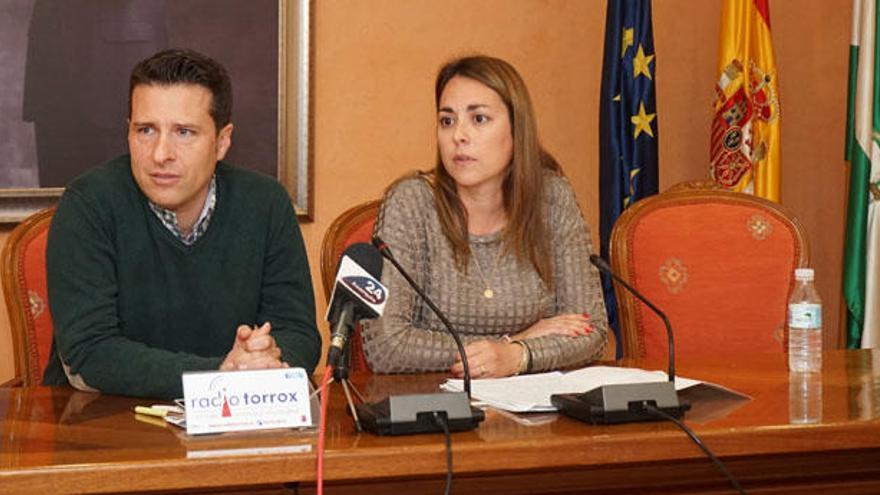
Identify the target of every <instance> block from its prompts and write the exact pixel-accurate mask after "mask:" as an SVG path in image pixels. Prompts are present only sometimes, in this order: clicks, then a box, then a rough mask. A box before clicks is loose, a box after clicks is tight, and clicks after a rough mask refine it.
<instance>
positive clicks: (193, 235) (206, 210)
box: [147, 174, 217, 246]
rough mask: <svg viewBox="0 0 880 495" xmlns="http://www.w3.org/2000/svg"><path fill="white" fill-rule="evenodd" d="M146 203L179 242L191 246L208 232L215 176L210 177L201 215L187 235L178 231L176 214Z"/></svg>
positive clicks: (214, 195) (214, 202)
mask: <svg viewBox="0 0 880 495" xmlns="http://www.w3.org/2000/svg"><path fill="white" fill-rule="evenodd" d="M147 203H149V205H150V209H151V210H153V213H155V214H156V216H157V217H159V220H160V221H161V222H162V225H164V226H165V228H167V229H168V231H169V232H171V233H172V234H173V235H174V237H176V238H178V239H180V242H182V243H184V244H186V245H187V246H192V245H193V244H195V242H196V241H197V240H199V239H200V238H201V237H202V236H203V235H204V234H205V232H206V231H207V230H208V224H209V223H211V216H213V214H214V207H215V206H216V205H217V174H214V175H213V176H212V177H211V184H210V185H209V186H208V196H207V197H206V198H205V206H203V207H202V213H201V214H199V219H198V220H196V223H195V225H194V226H193V228H192V231H190V233H189V234H187V235H184V234H183V232H181V231H180V227H179V226H178V224H177V214H176V213H174V212H173V211H171V210H167V209H165V208H162V207H161V206H159V205H157V204H155V203H153V202H152V201H149V200H148V201H147Z"/></svg>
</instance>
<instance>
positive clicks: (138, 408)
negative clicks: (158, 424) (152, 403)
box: [134, 406, 168, 418]
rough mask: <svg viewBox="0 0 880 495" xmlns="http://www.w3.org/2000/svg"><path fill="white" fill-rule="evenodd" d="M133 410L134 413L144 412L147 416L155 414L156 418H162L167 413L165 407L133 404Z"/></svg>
mask: <svg viewBox="0 0 880 495" xmlns="http://www.w3.org/2000/svg"><path fill="white" fill-rule="evenodd" d="M134 412H135V414H145V415H147V416H156V417H158V418H164V417H165V416H167V415H168V410H167V409H160V408H155V407H146V406H134Z"/></svg>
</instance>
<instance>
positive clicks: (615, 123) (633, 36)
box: [599, 0, 658, 357]
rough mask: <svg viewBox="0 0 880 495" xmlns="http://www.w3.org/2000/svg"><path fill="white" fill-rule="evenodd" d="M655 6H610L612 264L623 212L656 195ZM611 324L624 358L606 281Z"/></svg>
mask: <svg viewBox="0 0 880 495" xmlns="http://www.w3.org/2000/svg"><path fill="white" fill-rule="evenodd" d="M656 64H657V62H656V60H655V59H654V33H653V29H652V27H651V0H608V13H607V18H606V21H605V57H604V60H603V63H602V91H601V94H600V102H599V218H600V222H601V223H600V227H599V238H600V240H601V248H600V254H601V255H602V257H603V258H605V259H608V254H609V253H608V242H609V240H610V239H611V229H612V228H613V227H614V222H616V221H617V217H619V216H620V214H621V212H623V210H624V209H626V208H627V207H628V206H629V205H631V204H633V203H635V202H636V201H638V200H639V199H641V198H643V197H645V196H650V195H651V194H657V184H658V173H657V168H658V166H657V136H658V132H657V131H658V128H657V105H656V98H655V95H654V84H655V82H656V78H655V77H654V76H655V72H654V71H655V68H656ZM602 287H603V289H604V291H605V307H606V308H607V310H608V323H609V324H610V325H611V328H612V329H613V330H614V336H615V337H616V338H617V343H618V345H617V357H620V356H621V353H622V347H623V346H622V345H620V344H621V341H620V326H619V323H618V315H617V300H616V298H615V297H614V289H613V287H612V285H611V279H609V278H608V277H605V276H603V278H602Z"/></svg>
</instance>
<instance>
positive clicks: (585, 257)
mask: <svg viewBox="0 0 880 495" xmlns="http://www.w3.org/2000/svg"><path fill="white" fill-rule="evenodd" d="M544 183H545V185H544V187H545V202H546V204H545V210H544V211H545V212H547V222H548V229H547V231H548V233H549V235H551V236H552V239H551V242H550V243H549V245H550V246H551V249H552V252H550V253H547V255H548V256H551V257H552V258H553V270H554V272H553V276H554V281H555V285H556V287H555V291H553V292H550V291H547V289H546V288H545V286H544V284H543V283H542V282H541V279H540V278H539V277H538V274H537V272H535V270H534V268H533V267H532V265H531V264H530V263H525V264H520V263H518V262H517V260H516V257H515V255H513V254H512V253H510V254H506V255H504V256H500V252H501V235H500V232H499V233H495V234H490V235H483V236H475V235H472V236H471V237H470V249H471V254H472V258H473V257H476V258H477V260H476V261H477V263H479V268H481V269H482V274H483V277H481V276H480V270H479V269H478V267H477V264H476V263H475V261H474V260H473V259H471V260H470V261H469V264H468V266H467V271H466V273H462V272H461V271H459V270H458V269H457V268H456V266H455V261H454V258H453V252H452V246H451V244H450V243H449V241H448V240H447V239H446V237H445V236H444V234H443V231H442V229H441V226H440V221H439V218H438V216H437V210H436V209H435V207H434V197H433V194H432V191H431V186H430V184H429V183H428V182H427V181H426V180H425V179H423V178H417V177H414V178H411V179H407V180H404V181H402V182H400V183H398V184H397V185H395V187H394V188H393V189H392V190H391V191H389V193H388V195H386V198H385V201H384V202H383V204H382V210H381V212H380V215H379V221H378V222H377V225H376V233H378V234H379V235H380V236H381V237H382V239H383V240H384V241H385V242H386V243H387V244H388V246H389V247H390V248H391V250H392V252H393V253H394V255H395V256H396V257H397V259H398V260H399V261H400V263H401V265H403V267H404V268H406V269H407V270H408V271H409V273H410V274H411V275H412V276H413V278H414V279H415V281H416V282H417V283H418V284H419V285H421V287H422V288H423V289H424V290H425V292H426V293H427V294H428V296H429V297H430V298H431V299H432V300H433V301H434V303H435V304H437V306H439V307H440V309H441V310H442V311H443V312H444V313H445V314H446V316H447V317H448V318H449V320H450V322H451V323H452V325H453V326H454V327H455V328H456V329H457V330H458V332H459V333H460V334H461V336H462V339H463V340H464V342H465V344H467V343H469V342H473V341H476V340H481V339H493V340H500V339H501V338H502V337H503V336H504V335H505V334H515V333H517V332H520V331H522V330H525V329H527V328H528V327H530V326H531V325H532V324H534V323H535V322H537V321H538V320H539V319H542V318H548V317H551V316H555V315H559V314H564V313H589V315H590V322H591V323H592V325H593V326H594V328H595V330H594V331H593V332H591V333H590V334H588V335H585V336H579V337H568V336H561V335H559V336H556V335H553V336H545V337H539V338H533V339H527V340H525V341H524V343H525V344H526V345H527V346H528V348H529V350H530V352H531V355H532V366H531V371H532V372H537V371H547V370H554V369H560V368H566V367H574V366H581V365H584V364H586V363H588V362H590V361H593V360H595V359H597V358H599V357H600V356H601V355H602V351H603V349H604V347H605V343H606V341H607V320H606V314H605V306H604V303H603V299H602V289H601V287H600V282H599V275H598V272H597V270H596V269H595V268H593V267H592V265H590V263H589V255H590V253H591V252H592V245H591V243H590V232H589V229H588V228H587V226H586V223H585V222H584V219H583V216H582V215H581V212H580V209H579V208H578V205H577V202H576V201H575V197H574V193H573V191H572V190H571V186H570V185H569V183H568V181H567V180H566V179H565V178H563V177H561V176H559V175H557V174H555V173H550V172H548V173H547V174H546V175H545V181H544ZM484 278H485V281H484ZM382 282H383V283H384V284H385V285H386V286H387V287H388V290H389V296H388V302H387V305H386V307H385V313H384V315H383V316H382V317H381V318H379V319H378V320H373V321H366V322H364V325H363V338H364V352H365V354H366V357H367V361H368V362H369V365H370V368H371V369H372V370H373V371H374V372H377V373H400V372H419V371H444V370H447V369H448V368H449V367H450V366H451V365H452V364H453V362H454V360H455V356H456V354H457V350H456V347H455V343H454V341H453V340H452V337H451V336H450V335H449V333H448V332H447V331H446V330H445V328H444V326H443V324H442V323H441V322H440V320H439V319H438V318H437V317H436V315H434V313H433V312H432V311H431V310H430V308H428V307H427V305H425V304H424V303H423V302H422V301H421V300H420V299H419V297H418V295H417V294H416V293H415V292H414V291H413V290H412V289H410V287H409V285H408V284H407V283H406V281H405V280H404V279H403V278H402V277H401V276H400V275H399V274H398V273H397V272H396V270H395V269H394V267H393V266H390V264H388V263H386V264H385V267H384V269H383V271H382ZM487 283H488V285H489V286H490V287H491V288H492V290H493V292H494V296H493V297H492V298H486V297H484V294H483V293H484V290H485V289H486V285H487Z"/></svg>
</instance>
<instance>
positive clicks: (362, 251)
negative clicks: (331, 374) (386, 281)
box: [327, 242, 388, 369]
mask: <svg viewBox="0 0 880 495" xmlns="http://www.w3.org/2000/svg"><path fill="white" fill-rule="evenodd" d="M381 276H382V255H380V254H379V252H378V251H377V250H376V248H374V247H373V246H371V245H369V244H367V243H365V242H359V243H356V244H352V245H351V246H349V247H348V248H347V249H346V250H345V252H344V253H342V258H341V259H340V260H339V266H338V268H337V269H336V283H335V284H334V286H333V296H332V297H331V298H330V304H329V305H328V307H327V320H328V321H329V322H330V325H331V332H330V347H329V350H328V352H327V363H328V364H330V365H331V366H333V368H334V369H336V368H339V367H345V366H347V363H344V362H343V361H344V359H343V358H344V356H345V352H346V344H347V343H348V338H349V336H350V335H351V334H352V332H353V331H354V327H355V325H356V324H357V322H358V321H359V320H363V319H372V318H378V317H379V316H381V315H382V312H383V311H384V309H385V301H386V299H387V294H388V290H387V289H386V288H385V286H384V285H382V283H381V282H379V278H380V277H381Z"/></svg>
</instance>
